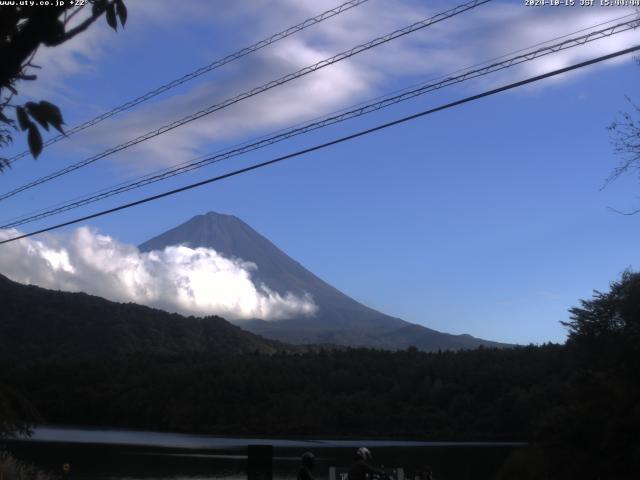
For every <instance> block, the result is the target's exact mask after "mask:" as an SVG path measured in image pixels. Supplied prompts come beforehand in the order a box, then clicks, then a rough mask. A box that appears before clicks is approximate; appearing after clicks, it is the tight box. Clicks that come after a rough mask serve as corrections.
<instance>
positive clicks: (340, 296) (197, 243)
mask: <svg viewBox="0 0 640 480" xmlns="http://www.w3.org/2000/svg"><path fill="white" fill-rule="evenodd" d="M180 244H182V245H187V246H190V247H193V248H197V247H207V248H213V249H215V250H216V251H217V252H219V253H221V254H222V255H224V256H226V257H236V258H241V259H243V260H245V261H250V262H253V263H255V264H256V265H257V266H258V269H257V271H256V272H254V274H253V278H254V280H256V281H257V282H262V283H264V284H265V285H267V286H268V287H269V288H271V289H272V290H275V291H277V292H280V293H282V294H284V293H286V292H292V293H294V294H297V295H302V294H304V293H305V292H307V293H309V294H311V295H312V296H313V299H314V301H315V303H316V304H317V305H318V307H319V309H318V312H317V313H316V315H314V316H313V317H299V318H292V319H288V320H282V321H277V322H274V321H271V322H265V321H262V320H259V319H256V320H252V321H244V322H241V323H240V322H238V325H241V326H242V328H244V329H247V330H249V331H251V332H254V333H257V334H259V335H262V336H265V337H267V338H272V339H276V340H280V341H284V342H288V343H297V344H306V343H334V344H338V345H352V346H371V347H379V348H390V349H395V348H406V346H408V345H407V343H408V342H409V344H410V345H415V346H416V347H418V348H422V349H424V350H437V349H459V348H474V347H477V346H480V345H487V346H499V345H500V344H498V343H495V342H489V341H485V340H481V339H476V338H474V337H471V336H469V335H449V334H446V333H441V332H437V331H435V330H431V329H429V328H426V327H422V326H420V325H415V324H412V323H409V322H406V321H404V320H401V319H399V318H395V317H392V316H389V315H385V314H383V313H381V312H378V311H376V310H373V309H371V308H369V307H367V306H365V305H362V304H361V303H358V302H357V301H355V300H354V299H352V298H350V297H348V296H347V295H345V294H344V293H342V292H340V291H339V290H337V289H336V288H334V287H332V286H331V285H329V284H328V283H326V282H324V281H323V280H321V279H320V278H318V277H317V276H315V275H314V274H313V273H311V272H310V271H309V270H307V269H306V268H304V267H303V266H302V265H300V263H298V262H296V261H295V260H293V259H292V258H291V257H289V256H288V255H287V254H285V253H284V252H283V251H282V250H280V249H279V248H278V247H276V246H275V245H274V244H273V243H271V242H270V241H269V240H268V239H266V238H265V237H263V236H262V235H260V234H259V233H258V232H256V231H255V230H253V229H252V228H251V227H250V226H249V225H247V224H246V223H244V222H243V221H242V220H240V219H239V218H237V217H235V216H232V215H222V214H218V213H215V212H209V213H207V214H205V215H197V216H195V217H193V218H192V219H191V220H189V221H187V222H185V223H183V224H182V225H179V226H177V227H175V228H173V229H171V230H169V231H167V232H165V233H162V234H160V235H158V236H156V237H154V238H152V239H150V240H148V241H146V242H144V243H143V244H141V245H140V246H139V248H140V250H142V251H151V250H160V249H163V248H165V247H167V246H170V245H180Z"/></svg>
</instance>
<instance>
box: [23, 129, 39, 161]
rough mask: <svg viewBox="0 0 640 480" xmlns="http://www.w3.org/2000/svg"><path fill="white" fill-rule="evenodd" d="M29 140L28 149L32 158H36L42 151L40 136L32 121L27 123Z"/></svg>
mask: <svg viewBox="0 0 640 480" xmlns="http://www.w3.org/2000/svg"><path fill="white" fill-rule="evenodd" d="M27 140H28V141H29V150H31V155H33V156H34V158H38V155H40V153H41V152H42V137H41V136H40V131H38V127H36V126H35V125H34V124H33V123H31V124H30V125H29V136H28V137H27Z"/></svg>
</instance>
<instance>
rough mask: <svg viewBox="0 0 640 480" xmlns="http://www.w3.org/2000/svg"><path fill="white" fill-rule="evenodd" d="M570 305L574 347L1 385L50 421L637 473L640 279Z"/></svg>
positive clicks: (41, 367) (340, 358) (110, 371)
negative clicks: (405, 446)
mask: <svg viewBox="0 0 640 480" xmlns="http://www.w3.org/2000/svg"><path fill="white" fill-rule="evenodd" d="M570 313H571V317H570V318H571V319H570V320H569V321H568V322H567V323H566V327H567V328H568V332H569V338H568V341H567V343H566V344H565V345H551V344H550V345H543V346H528V347H516V348H512V349H489V348H480V349H478V350H473V351H458V352H451V351H447V352H438V353H425V352H420V351H418V350H417V349H414V348H410V349H408V350H405V351H397V352H389V351H379V350H371V349H346V350H345V349H342V350H332V349H330V348H324V349H319V348H317V349H314V350H313V351H307V352H305V351H301V350H296V349H289V350H287V349H284V348H283V349H280V350H278V351H277V353H264V352H261V351H260V350H255V351H253V352H251V353H246V351H245V352H244V353H242V351H239V352H238V353H229V352H226V353H215V352H212V351H204V352H186V353H157V352H153V351H151V352H137V353H135V352H134V353H127V352H125V353H121V354H118V355H111V356H95V357H84V358H80V359H70V358H69V357H64V358H61V359H59V360H52V359H51V357H48V358H47V359H46V360H44V359H34V360H32V361H29V360H25V359H23V360H22V361H19V362H16V361H5V362H4V365H3V367H2V369H1V370H0V372H1V373H0V382H1V383H2V384H3V385H5V386H10V388H11V389H12V391H13V392H17V393H16V395H17V394H19V395H20V396H21V397H20V398H23V399H24V401H25V402H28V404H29V407H30V408H29V409H27V410H29V411H33V412H37V415H38V418H39V421H44V422H47V423H56V424H76V425H96V426H117V427H127V428H144V429H153V430H167V431H185V432H203V433H213V434H221V435H247V434H251V435H265V436H324V437H334V438H335V437H336V436H339V437H350V436H351V437H356V436H357V437H377V438H379V437H384V438H394V437H396V438H398V437H401V438H415V439H423V440H515V441H527V442H529V443H530V447H529V448H526V449H521V450H519V451H518V452H517V453H516V454H515V456H514V457H513V458H511V459H509V460H508V462H507V464H506V465H505V467H504V478H523V479H526V478H594V479H595V478H602V479H604V478H612V479H626V478H637V476H636V475H637V473H638V472H640V436H639V435H638V432H640V274H638V273H632V272H626V273H624V274H623V275H622V277H621V279H620V280H619V281H617V282H614V283H612V284H611V290H610V291H609V292H605V293H600V292H595V293H594V296H593V297H592V298H591V299H588V300H583V301H582V302H581V303H580V306H578V307H575V308H573V309H572V310H571V311H570ZM18 392H19V393H18Z"/></svg>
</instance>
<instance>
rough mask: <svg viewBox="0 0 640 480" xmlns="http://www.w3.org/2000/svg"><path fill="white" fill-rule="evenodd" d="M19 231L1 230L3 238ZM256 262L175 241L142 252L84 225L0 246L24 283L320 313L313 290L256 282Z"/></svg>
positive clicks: (242, 315)
mask: <svg viewBox="0 0 640 480" xmlns="http://www.w3.org/2000/svg"><path fill="white" fill-rule="evenodd" d="M17 233H19V232H17V231H16V230H2V231H0V238H1V239H6V238H10V237H13V236H15V235H16V234H17ZM257 268H258V267H257V266H256V265H255V264H253V263H250V262H245V261H243V260H242V259H230V258H225V257H223V256H221V255H220V254H219V253H218V252H216V251H215V250H213V249H210V248H189V247H186V246H172V247H167V248H165V249H164V250H157V251H152V252H148V253H143V252H140V251H139V250H138V248H137V247H135V246H133V245H127V244H124V243H120V242H118V241H117V240H115V239H113V238H111V237H109V236H106V235H101V234H99V233H98V232H96V231H95V230H92V229H89V228H86V227H82V228H79V229H77V230H75V231H74V232H73V233H72V234H71V235H69V236H68V237H47V238H46V240H44V241H42V240H31V239H23V240H19V241H16V242H11V243H8V244H5V245H3V248H2V249H0V273H2V274H4V275H6V276H7V277H9V278H10V279H12V280H14V281H17V282H20V283H26V284H33V285H38V286H40V287H45V288H51V289H58V290H65V291H72V292H78V291H82V292H86V293H90V294H93V295H98V296H101V297H104V298H107V299H109V300H113V301H120V302H135V303H139V304H143V305H148V306H152V307H157V308H161V309H163V310H167V311H171V312H177V313H181V314H185V315H199V316H202V315H220V316H222V317H225V318H227V319H230V320H237V319H249V318H261V319H264V320H282V319H286V318H290V317H293V316H300V315H313V314H314V313H315V311H316V310H317V306H316V305H315V303H314V302H313V299H312V298H311V297H310V296H309V295H304V296H295V295H293V294H291V293H287V294H285V295H281V294H279V293H277V292H274V291H272V290H270V289H269V287H268V286H266V285H263V284H258V285H256V283H254V281H253V280H252V278H251V273H252V271H254V270H256V269H257Z"/></svg>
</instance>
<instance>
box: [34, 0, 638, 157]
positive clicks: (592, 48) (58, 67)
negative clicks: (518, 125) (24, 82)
mask: <svg viewBox="0 0 640 480" xmlns="http://www.w3.org/2000/svg"><path fill="white" fill-rule="evenodd" d="M131 3H132V15H131V18H133V19H135V18H137V19H138V20H137V21H136V22H134V21H133V20H132V22H131V24H132V25H135V27H134V28H136V29H137V30H136V34H137V35H142V36H144V35H154V34H157V33H156V28H155V27H156V26H157V25H159V24H162V23H163V22H165V23H169V24H171V25H172V28H184V29H187V28H189V27H190V26H193V25H200V26H201V25H209V26H210V28H211V29H212V30H216V29H222V30H225V31H230V30H232V29H233V26H234V25H235V26H236V27H238V28H236V30H240V27H241V26H246V25H250V24H251V25H253V27H252V28H251V29H250V35H249V34H243V35H241V37H242V38H238V36H237V35H236V37H235V39H234V40H235V41H241V42H246V43H251V42H252V41H255V40H257V39H259V38H262V37H265V36H267V35H269V34H271V33H273V32H275V31H278V30H280V29H282V28H283V27H285V26H286V25H288V24H290V23H295V22H296V21H299V20H300V19H302V18H305V17H306V16H310V15H313V14H316V13H318V12H320V11H322V10H323V9H326V8H330V7H332V6H335V5H336V4H337V2H334V1H326V0H325V1H322V2H299V1H297V0H275V1H270V2H264V1H262V0H261V1H260V2H258V3H256V2H250V3H243V2H233V3H230V2H225V3H224V4H223V5H221V4H220V3H219V2H204V1H197V0H189V1H184V2H181V7H180V8H181V10H180V12H175V11H174V12H173V13H172V11H171V10H170V9H161V8H156V6H157V2H149V1H141V2H139V3H138V2H131ZM451 7H452V5H451V3H450V2H439V3H438V4H436V5H430V6H429V8H425V7H424V6H423V5H422V4H418V3H416V2H413V1H409V0H404V1H398V2H382V1H379V0H372V1H371V2H369V3H367V4H365V5H363V6H360V7H357V8H355V9H353V10H352V11H349V12H348V13H345V14H343V15H340V16H337V17H335V18H333V19H331V20H329V21H327V22H324V23H322V24H320V25H318V26H315V27H313V28H311V29H308V30H306V31H304V32H303V33H301V34H299V35H296V36H294V37H291V38H288V39H287V40H285V41H283V42H280V43H278V44H277V45H275V46H273V47H272V48H267V49H264V50H261V51H260V52H259V53H257V54H255V55H252V56H251V57H249V59H247V61H242V62H238V64H237V65H236V64H234V65H233V66H230V67H229V68H227V69H225V70H224V73H221V74H219V75H216V77H215V80H211V79H207V78H203V79H201V81H198V82H194V83H193V84H192V85H191V84H190V85H189V87H188V88H187V89H185V90H183V91H180V92H178V93H175V94H174V95H172V96H169V97H167V98H163V99H161V100H159V101H156V102H153V103H152V104H150V105H147V106H144V107H141V108H139V109H137V110H135V111H132V112H130V113H128V114H126V115H123V116H119V117H117V118H115V119H113V120H112V121H107V122H104V123H103V124H101V126H100V127H97V128H94V129H91V130H88V131H86V133H82V134H79V135H77V136H75V137H74V140H73V142H72V143H70V142H61V144H59V145H57V146H56V147H54V148H56V149H64V150H65V151H68V149H69V148H72V149H74V151H75V152H76V153H79V154H88V153H90V152H97V151H100V150H103V149H105V148H107V147H109V146H112V145H114V144H119V143H122V142H125V141H127V140H129V139H131V138H134V137H136V136H137V135H140V134H143V133H146V132H148V131H150V130H152V129H153V128H155V127H158V126H161V125H163V124H166V123H169V122H170V121H173V120H176V119H179V118H181V117H183V116H185V115H188V114H190V113H193V112H194V111H197V110H200V109H202V108H203V107H206V106H209V105H213V104H215V103H217V102H219V101H221V100H224V99H226V98H228V97H231V96H234V95H236V94H238V93H241V92H243V91H246V90H248V89H250V88H252V87H254V86H257V85H260V84H262V83H264V82H266V81H269V80H271V79H273V78H277V77H279V76H280V75H283V74H286V73H289V72H292V71H295V70H297V69H299V68H301V67H303V66H306V65H309V64H312V63H314V62H316V61H319V60H321V59H324V58H326V57H329V56H331V55H332V54H335V53H337V52H339V51H342V50H345V49H347V48H349V47H351V46H353V45H355V44H358V43H361V42H364V41H367V40H370V39H371V38H373V37H375V36H376V35H379V34H383V33H387V32H388V31H390V30H393V29H394V28H399V27H402V26H405V25H407V24H409V23H411V22H413V21H416V20H418V19H420V18H425V17H428V16H430V15H432V14H434V13H436V12H437V11H441V10H445V9H447V8H451ZM632 12H633V10H632V9H625V8H615V9H614V8H600V7H592V8H577V7H576V8H563V9H561V8H526V7H523V6H522V5H521V4H520V2H518V3H517V4H516V3H514V2H493V3H490V4H488V5H485V6H482V7H480V8H478V9H476V10H474V11H472V12H469V13H466V14H463V15H460V16H459V17H456V18H454V19H452V20H450V21H446V22H442V23H440V24H437V25H435V26H433V27H431V28H428V29H426V30H424V31H422V32H420V33H418V34H415V35H410V36H407V37H404V38H402V39H399V40H396V41H394V42H391V43H389V44H387V45H385V46H383V47H380V48H376V49H374V50H373V51H371V52H367V53H365V54H362V55H360V56H357V57H354V58H352V59H350V60H348V61H345V62H341V63H340V64H337V65H333V66H330V67H327V68H325V69H322V70H320V71H318V72H316V73H313V74H311V75H308V76H306V77H304V78H302V79H299V80H296V81H294V82H291V83H288V84H287V85H286V86H284V87H280V88H276V89H274V90H272V91H270V92H267V93H265V94H261V95H259V96H257V97H254V98H252V99H249V100H247V101H243V102H241V103H240V104H237V105H234V106H232V107H230V108H227V109H225V110H223V111H220V112H216V113H214V114H212V115H209V116H207V117H204V118H201V119H199V120H197V121H195V122H193V123H190V124H188V125H185V126H182V127H180V128H178V129H176V130H173V131H171V132H169V133H166V134H164V135H161V136H160V137H157V138H155V139H153V140H149V141H147V142H144V143H142V144H140V145H138V146H136V147H133V148H131V149H129V150H127V151H125V152H123V153H121V154H117V155H115V156H114V157H112V158H113V159H115V160H116V161H119V162H120V163H119V165H121V166H123V165H127V167H126V169H127V170H129V169H130V168H132V167H131V166H132V165H133V166H134V167H133V168H135V169H139V170H148V169H149V168H153V167H156V166H166V165H171V164H175V163H178V162H181V161H185V160H189V159H191V158H193V157H195V156H197V155H199V154H201V153H205V152H208V151H210V150H211V149H212V148H213V147H214V146H216V147H219V146H220V144H221V142H228V141H231V140H235V139H239V138H246V137H247V136H250V135H257V134H261V133H264V132H266V131H270V130H273V129H276V128H282V127H285V126H288V125H290V124H293V123H296V122H300V121H304V120H306V119H310V118H314V117H317V116H319V115H322V114H326V113H329V112H331V111H333V110H336V109H339V108H343V107H345V106H348V105H351V104H353V103H355V102H357V101H361V100H363V99H365V98H368V97H371V96H374V95H377V94H380V93H382V92H384V91H386V90H389V89H392V88H397V86H399V85H402V84H403V82H404V84H406V83H413V82H415V81H416V80H417V79H426V78H429V77H432V76H437V75H442V74H445V73H448V72H451V71H453V70H456V69H459V68H463V67H466V66H469V65H472V64H474V63H477V62H479V61H484V60H487V59H490V58H494V57H497V56H500V55H503V54H505V53H507V52H510V51H513V50H517V49H520V48H524V47H527V46H530V45H534V44H537V43H540V42H544V41H547V40H549V39H550V38H553V37H557V36H561V35H565V34H567V33H570V32H573V31H576V30H579V29H582V28H585V27H588V26H591V25H594V24H597V23H600V22H603V21H606V20H609V19H611V18H615V17H617V16H621V15H624V14H627V13H632ZM141 19H144V20H141ZM289 19H295V20H289ZM106 28H107V27H106V26H104V25H100V26H99V27H98V28H96V29H95V31H92V33H90V34H89V36H86V37H82V39H78V40H74V41H73V42H69V43H70V45H69V46H68V47H65V49H63V50H60V51H56V55H55V56H54V55H48V54H45V56H44V57H42V59H41V60H40V61H41V63H43V64H44V67H45V68H44V70H43V72H45V71H48V70H51V73H50V75H51V76H52V77H51V78H52V80H51V81H53V79H58V81H61V80H62V79H63V78H64V77H65V76H69V75H74V74H78V73H79V72H82V71H83V69H88V68H91V62H94V63H96V64H97V63H99V62H101V61H102V60H103V58H104V57H103V53H101V52H103V50H104V48H105V47H104V35H105V30H106ZM242 30H246V29H242ZM107 33H109V32H107ZM128 33H129V32H126V33H125V34H123V35H122V37H123V38H124V36H125V35H127V34H128ZM249 37H251V38H249ZM632 38H633V39H637V38H638V32H637V31H633V32H630V33H627V34H623V35H618V36H616V37H613V38H610V39H606V40H600V41H598V42H594V43H592V44H589V46H588V47H585V48H576V49H572V50H568V51H564V52H560V53H558V54H555V55H551V56H547V57H544V58H542V59H539V60H536V61H535V62H531V63H527V64H526V65H523V66H521V67H518V68H517V69H514V70H513V71H511V70H510V71H507V72H503V73H501V74H499V75H496V76H494V77H487V79H486V80H482V81H481V84H482V85H483V84H485V83H495V82H498V81H506V80H508V79H511V78H513V77H514V76H518V77H524V76H528V75H533V74H539V73H541V72H544V71H547V70H549V69H554V68H560V67H563V66H566V65H568V64H571V63H574V62H577V61H580V60H583V59H585V58H587V57H592V56H596V55H600V54H603V53H605V52H610V51H613V50H616V49H619V48H623V47H626V46H628V45H629V44H630V42H631V40H632ZM119 39H120V37H119ZM123 41H124V40H123ZM203 45H206V42H203ZM203 49H205V50H206V49H207V48H206V47H203ZM231 50H233V49H232V48H229V51H231ZM79 58H82V59H83V60H82V61H80V60H79ZM86 61H88V62H89V63H88V64H86ZM182 73H183V72H176V75H180V74H182ZM47 74H48V75H49V73H47ZM476 85H477V84H476ZM121 168H124V167H121Z"/></svg>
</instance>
